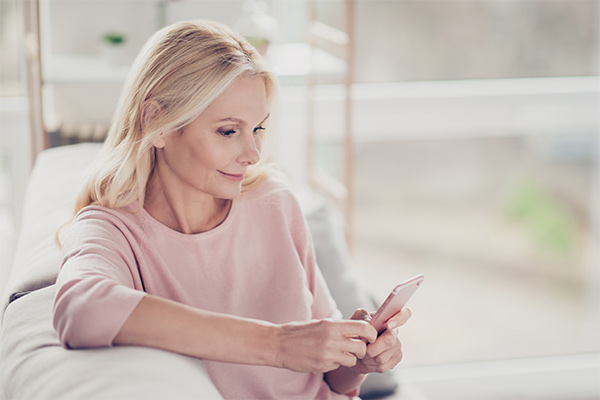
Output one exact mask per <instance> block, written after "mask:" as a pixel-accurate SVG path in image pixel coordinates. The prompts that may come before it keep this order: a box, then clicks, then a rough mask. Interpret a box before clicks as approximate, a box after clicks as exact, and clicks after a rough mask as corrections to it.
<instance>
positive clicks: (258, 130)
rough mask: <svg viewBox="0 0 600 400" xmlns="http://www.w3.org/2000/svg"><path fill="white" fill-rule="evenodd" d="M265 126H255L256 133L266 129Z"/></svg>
mask: <svg viewBox="0 0 600 400" xmlns="http://www.w3.org/2000/svg"><path fill="white" fill-rule="evenodd" d="M264 130H265V128H263V127H262V126H259V127H258V128H254V133H258V132H260V131H264Z"/></svg>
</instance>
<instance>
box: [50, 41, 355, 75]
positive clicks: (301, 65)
mask: <svg viewBox="0 0 600 400" xmlns="http://www.w3.org/2000/svg"><path fill="white" fill-rule="evenodd" d="M310 52H311V48H310V46H309V45H308V44H306V43H288V44H283V45H277V46H274V47H273V48H272V49H270V53H269V55H268V58H267V62H268V63H269V64H271V65H272V68H273V71H274V72H275V74H276V75H277V76H278V77H279V79H280V80H281V83H282V84H298V83H302V82H303V79H304V78H306V76H308V74H309V72H310V71H311V64H310V63H311V57H310ZM49 58H50V59H49V60H48V61H47V62H46V63H45V65H44V82H45V83H49V84H84V83H85V84H106V83H117V84H120V83H123V82H124V81H125V78H126V76H127V73H128V71H129V68H130V65H128V64H114V63H111V62H109V61H108V60H107V59H105V58H104V57H102V56H100V55H78V54H53V55H52V57H49ZM314 63H315V68H314V70H316V71H317V73H318V74H319V75H322V76H329V75H331V76H335V75H339V74H340V73H343V72H344V71H345V64H344V62H343V60H341V59H339V58H337V57H335V56H333V55H331V54H329V53H327V52H325V51H322V50H316V52H315V57H314Z"/></svg>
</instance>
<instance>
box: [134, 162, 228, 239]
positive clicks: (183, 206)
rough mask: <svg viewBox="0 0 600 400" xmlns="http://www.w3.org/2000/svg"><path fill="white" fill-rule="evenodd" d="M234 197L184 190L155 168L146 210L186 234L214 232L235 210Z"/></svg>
mask: <svg viewBox="0 0 600 400" xmlns="http://www.w3.org/2000/svg"><path fill="white" fill-rule="evenodd" d="M231 203H232V201H231V200H224V199H217V198H215V197H212V196H210V195H208V194H205V193H198V192H195V193H184V192H183V191H181V190H178V187H177V186H176V185H172V184H169V182H168V180H163V179H161V176H160V172H159V171H157V170H155V171H154V173H153V174H152V175H151V177H150V179H149V181H148V184H147V185H146V198H145V201H144V209H145V210H146V211H147V212H148V213H149V214H150V215H151V216H152V217H153V218H154V219H156V220H157V221H159V222H161V223H162V224H164V225H166V226H168V227H169V228H171V229H173V230H176V231H178V232H181V233H185V234H194V233H202V232H207V231H210V230H211V229H214V228H216V227H217V226H219V225H221V224H222V223H223V221H225V219H226V218H227V215H228V214H229V210H230V209H231Z"/></svg>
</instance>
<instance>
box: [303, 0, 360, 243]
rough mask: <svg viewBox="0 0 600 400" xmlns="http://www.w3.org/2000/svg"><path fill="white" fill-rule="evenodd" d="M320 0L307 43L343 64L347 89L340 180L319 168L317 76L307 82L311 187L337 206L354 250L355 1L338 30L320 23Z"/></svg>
mask: <svg viewBox="0 0 600 400" xmlns="http://www.w3.org/2000/svg"><path fill="white" fill-rule="evenodd" d="M316 3H317V0H310V1H309V3H308V4H309V13H308V28H307V42H308V43H309V45H310V46H311V48H312V49H313V52H312V53H313V54H314V53H315V52H316V51H317V49H321V50H324V51H327V52H329V53H331V54H333V55H335V56H337V57H339V58H340V59H342V60H343V61H344V64H345V69H344V72H343V76H341V77H340V78H341V80H342V82H343V87H344V109H343V122H342V132H343V148H344V150H343V154H344V157H343V158H344V161H343V162H344V165H343V169H342V177H341V181H340V180H338V179H336V178H334V177H333V176H331V175H330V174H329V173H327V172H325V171H324V170H322V169H321V168H319V166H318V165H317V157H316V153H317V137H316V115H315V114H316V113H315V104H316V101H315V88H316V86H317V85H318V74H317V73H316V72H315V71H314V69H312V70H311V72H310V73H309V75H308V79H307V147H306V153H307V154H306V156H307V175H308V184H309V185H310V186H311V188H313V189H314V190H315V191H317V192H319V193H322V194H323V195H325V196H326V197H327V198H329V199H330V200H332V201H333V203H334V204H336V205H337V206H338V208H339V209H340V210H341V212H342V213H343V215H344V220H345V236H346V242H347V244H348V248H349V249H350V250H352V236H353V234H352V232H353V228H354V223H353V222H354V216H353V214H354V148H355V146H354V142H355V141H354V135H353V129H352V111H353V110H352V107H353V104H352V85H353V83H354V76H355V62H354V49H355V24H354V21H355V1H354V0H344V1H343V2H342V3H341V4H343V7H344V10H343V13H344V14H343V15H344V18H343V25H344V29H343V30H340V29H336V28H334V27H332V26H330V25H327V24H325V23H323V22H322V21H319V20H318V16H317V4H316Z"/></svg>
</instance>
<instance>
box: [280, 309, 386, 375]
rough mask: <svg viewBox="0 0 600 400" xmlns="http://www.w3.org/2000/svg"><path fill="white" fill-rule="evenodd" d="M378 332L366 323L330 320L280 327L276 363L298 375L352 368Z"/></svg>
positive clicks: (296, 323) (289, 324)
mask: <svg viewBox="0 0 600 400" xmlns="http://www.w3.org/2000/svg"><path fill="white" fill-rule="evenodd" d="M376 338H377V331H376V330H375V328H373V327H372V326H371V324H369V323H368V322H366V321H356V320H355V321H348V320H346V321H333V320H329V319H325V320H318V321H306V322H292V323H288V324H284V325H280V327H279V333H278V335H277V345H276V347H277V352H276V364H277V365H278V366H280V367H283V368H287V369H291V370H293V371H298V372H311V373H320V372H327V371H331V370H334V369H337V368H338V367H340V366H345V367H353V366H355V365H356V361H357V359H360V358H363V357H364V356H365V354H366V353H367V344H366V343H371V342H374V341H375V339H376Z"/></svg>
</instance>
